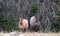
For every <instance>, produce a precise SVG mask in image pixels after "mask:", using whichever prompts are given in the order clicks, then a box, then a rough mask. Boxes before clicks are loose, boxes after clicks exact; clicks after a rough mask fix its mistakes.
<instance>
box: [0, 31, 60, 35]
mask: <svg viewBox="0 0 60 36" xmlns="http://www.w3.org/2000/svg"><path fill="white" fill-rule="evenodd" d="M16 33H17V34H18V35H20V36H60V33H39V32H25V33H20V32H16ZM6 34H7V33H6ZM8 34H9V33H8ZM1 35H2V33H0V36H1ZM18 35H17V36H18ZM15 36H16V35H15Z"/></svg>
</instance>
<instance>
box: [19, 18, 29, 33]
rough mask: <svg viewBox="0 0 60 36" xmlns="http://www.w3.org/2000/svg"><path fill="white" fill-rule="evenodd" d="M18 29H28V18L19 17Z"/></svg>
mask: <svg viewBox="0 0 60 36" xmlns="http://www.w3.org/2000/svg"><path fill="white" fill-rule="evenodd" d="M19 29H20V30H21V31H22V32H25V31H26V30H27V29H28V20H27V19H23V18H19Z"/></svg>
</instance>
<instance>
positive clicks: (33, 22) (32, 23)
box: [30, 16, 40, 31]
mask: <svg viewBox="0 0 60 36" xmlns="http://www.w3.org/2000/svg"><path fill="white" fill-rule="evenodd" d="M39 27H40V21H39V20H38V19H37V18H36V16H32V17H31V18H30V29H31V30H33V31H38V30H39Z"/></svg>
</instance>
